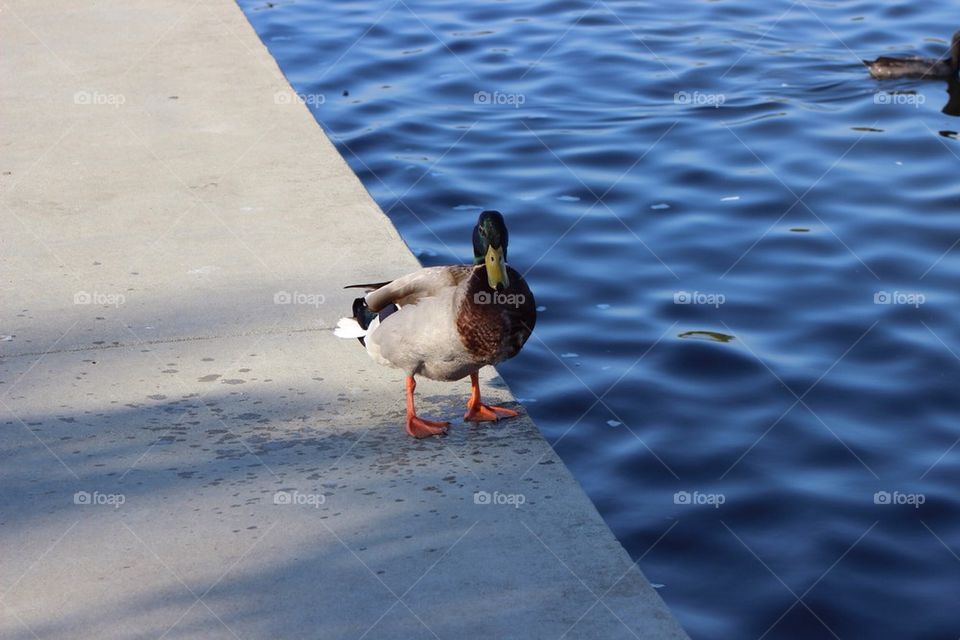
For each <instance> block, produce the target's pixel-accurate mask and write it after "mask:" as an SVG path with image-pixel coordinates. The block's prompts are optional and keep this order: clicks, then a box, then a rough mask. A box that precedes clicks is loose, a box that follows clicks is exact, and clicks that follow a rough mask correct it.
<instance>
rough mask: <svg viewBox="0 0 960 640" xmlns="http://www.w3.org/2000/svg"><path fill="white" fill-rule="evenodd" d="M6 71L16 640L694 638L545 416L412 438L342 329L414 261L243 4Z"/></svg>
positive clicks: (1, 576)
mask: <svg viewBox="0 0 960 640" xmlns="http://www.w3.org/2000/svg"><path fill="white" fill-rule="evenodd" d="M0 49H2V51H0V74H2V77H3V78H4V82H3V83H0V122H2V123H3V128H2V134H0V142H2V148H3V155H2V159H0V174H2V175H0V221H2V224H0V300H2V304H0V487H2V490H0V637H2V638H5V639H11V640H12V639H21V638H23V639H26V638H44V639H47V638H70V639H81V638H98V639H99V638H158V637H164V638H191V639H193V638H208V637H209V638H438V637H439V638H457V639H462V638H550V639H556V638H560V637H562V636H564V634H566V636H565V637H570V638H602V639H604V640H606V639H612V638H631V637H640V638H683V637H685V636H684V634H683V632H682V631H681V630H680V629H679V627H678V626H677V624H676V622H675V621H674V619H673V618H672V617H671V615H670V614H669V612H668V611H667V609H666V608H665V607H664V605H663V603H662V601H661V600H660V598H659V597H658V595H657V594H656V593H655V592H654V591H653V589H651V587H650V586H649V584H648V583H647V581H646V579H645V578H644V577H643V575H642V574H641V573H640V572H639V571H638V570H637V569H636V568H635V567H632V566H631V563H630V560H629V558H628V556H627V554H626V553H625V552H624V550H623V549H622V548H621V546H620V545H619V544H618V543H617V541H616V540H615V539H614V537H613V536H612V535H611V533H610V531H609V530H608V529H607V527H606V526H605V524H604V523H603V521H602V520H601V519H600V517H599V515H598V514H597V512H596V510H595V509H594V507H593V505H592V504H591V503H590V502H589V500H588V499H587V498H586V496H585V495H584V494H583V492H582V490H581V489H580V487H579V486H578V485H577V484H576V482H575V481H574V480H573V479H572V478H571V476H570V474H569V472H568V471H567V470H566V468H565V467H564V466H563V464H562V463H561V462H560V460H559V459H558V458H557V457H556V456H555V455H554V453H553V452H552V450H551V449H550V447H549V446H548V445H547V444H546V443H545V442H544V440H543V439H542V438H541V436H540V434H539V432H538V431H537V429H536V427H535V426H534V425H533V424H532V423H531V422H530V421H529V420H528V419H526V418H522V419H517V420H514V421H511V422H508V423H503V424H500V425H497V426H492V427H467V426H464V425H462V424H460V423H459V421H458V422H457V423H455V425H454V428H453V429H452V432H451V435H450V436H449V437H447V438H445V439H442V440H431V441H424V442H416V441H413V440H411V439H410V438H408V437H407V436H406V435H405V434H404V432H403V428H402V426H401V418H402V416H403V396H402V391H403V385H402V379H401V376H400V375H398V373H397V372H393V371H388V370H384V369H380V368H378V367H376V366H375V365H374V364H373V363H372V362H370V361H369V360H368V358H367V356H366V354H365V353H364V352H363V350H362V349H360V348H359V345H357V344H356V343H354V342H347V341H340V340H337V339H335V338H334V337H333V336H332V335H331V333H330V328H331V327H332V326H333V325H334V324H335V322H336V319H337V318H338V316H339V315H340V314H341V311H343V310H344V309H346V308H348V305H349V301H350V299H351V297H352V296H351V294H350V293H348V292H345V291H343V290H342V289H341V288H340V287H341V286H342V285H343V284H345V283H349V282H356V281H369V280H371V279H374V280H376V279H379V278H381V277H383V276H388V277H389V276H393V275H398V274H401V273H404V272H405V271H408V270H410V269H412V268H415V267H416V266H417V262H416V260H415V259H414V258H413V257H412V256H411V254H410V253H409V251H408V250H407V249H406V247H405V246H404V244H403V242H402V241H401V239H400V238H399V236H398V235H397V232H396V231H395V230H394V228H393V227H392V225H391V224H390V222H389V221H388V220H387V219H386V218H385V217H384V216H383V214H382V213H381V212H380V210H379V209H378V208H377V206H376V204H375V203H374V202H373V201H372V200H371V199H370V197H369V196H368V195H367V193H366V192H365V190H364V189H363V187H362V186H361V184H360V183H359V182H358V181H357V179H356V177H355V176H354V175H353V174H352V173H351V172H350V170H349V168H348V167H347V166H346V164H345V163H344V162H343V160H342V159H341V158H340V156H339V155H338V154H337V152H336V151H335V149H334V148H333V146H332V145H331V144H330V143H329V142H328V141H327V139H326V138H325V136H324V135H323V133H322V131H321V130H320V128H319V127H318V126H317V124H316V122H314V120H313V119H312V118H311V116H310V114H309V112H308V110H307V109H306V107H304V106H303V105H302V104H298V103H297V102H296V101H294V100H289V99H288V98H289V93H288V92H289V91H290V89H289V86H288V85H287V83H286V81H285V80H284V78H283V76H282V75H281V73H280V71H279V70H278V69H277V67H276V65H275V63H274V61H273V59H272V58H271V57H270V56H269V54H268V53H267V51H266V49H265V48H264V47H263V45H262V44H261V43H260V41H259V39H258V38H257V36H256V34H255V33H254V32H253V30H252V29H251V28H250V26H249V24H248V23H247V21H246V20H245V18H244V16H243V15H242V13H241V11H240V10H239V9H238V8H237V6H236V5H235V4H234V3H233V2H231V0H204V1H202V2H196V1H195V0H128V1H125V2H96V1H93V2H83V3H78V2H75V1H72V0H70V1H68V0H44V1H43V2H36V1H34V0H12V1H7V2H6V3H5V4H4V5H3V6H2V7H0ZM466 231H467V230H466V229H465V232H466ZM371 256H375V259H371ZM485 384H486V386H487V387H488V388H489V389H490V391H489V393H490V395H491V396H492V397H494V399H499V400H501V401H504V402H511V401H512V400H511V398H510V396H509V392H508V391H507V390H506V389H505V388H504V387H503V386H502V384H498V383H497V380H496V379H493V380H491V379H489V378H487V379H486V381H485ZM419 390H422V392H423V395H422V398H423V400H422V403H421V404H422V408H423V412H424V414H425V415H429V416H435V417H441V416H442V417H444V418H448V419H456V418H457V416H459V415H461V414H462V412H463V404H464V402H465V400H466V396H467V391H468V386H467V383H466V382H464V383H463V384H460V385H441V384H433V383H430V382H428V381H424V382H423V384H422V385H421V386H420V389H419ZM487 498H489V501H488V500H487ZM478 502H479V504H478ZM485 502H489V503H486V504H485Z"/></svg>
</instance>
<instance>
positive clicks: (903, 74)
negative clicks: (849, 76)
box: [863, 31, 960, 80]
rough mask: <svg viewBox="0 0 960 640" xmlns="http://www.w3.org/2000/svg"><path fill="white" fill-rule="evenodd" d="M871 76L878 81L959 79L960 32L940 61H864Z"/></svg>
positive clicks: (902, 59)
mask: <svg viewBox="0 0 960 640" xmlns="http://www.w3.org/2000/svg"><path fill="white" fill-rule="evenodd" d="M863 64H865V65H867V68H868V69H869V70H870V75H871V76H873V77H874V78H876V79H877V80H894V79H897V78H919V79H921V80H947V79H949V78H956V77H957V70H958V69H960V31H957V32H956V33H955V34H953V40H952V41H951V43H950V50H949V51H947V54H946V55H945V56H944V57H943V58H940V59H934V58H920V57H916V56H912V57H907V58H889V57H887V56H881V57H879V58H877V59H876V60H864V61H863Z"/></svg>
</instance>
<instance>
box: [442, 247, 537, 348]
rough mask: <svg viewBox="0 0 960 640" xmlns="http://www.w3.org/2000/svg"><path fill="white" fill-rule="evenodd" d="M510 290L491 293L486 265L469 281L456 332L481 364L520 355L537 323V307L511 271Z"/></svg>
mask: <svg viewBox="0 0 960 640" xmlns="http://www.w3.org/2000/svg"><path fill="white" fill-rule="evenodd" d="M507 274H508V276H509V278H510V287H509V288H508V289H505V290H502V291H492V290H491V289H490V287H489V285H488V284H487V276H486V271H485V269H484V267H483V265H479V266H477V267H476V268H475V269H474V272H473V274H471V276H470V278H469V279H468V280H467V281H466V283H465V284H466V286H465V287H464V294H463V297H462V299H461V300H460V303H459V307H458V309H457V332H458V333H459V335H460V339H461V341H462V342H463V345H464V347H466V349H467V351H469V352H470V354H471V356H473V357H474V358H476V360H477V361H478V362H483V363H485V364H496V363H498V362H502V361H503V360H506V359H508V358H512V357H513V356H515V355H517V353H518V352H519V351H520V349H521V348H522V347H523V345H524V343H526V341H527V338H529V337H530V333H531V332H532V331H533V327H534V325H535V324H536V322H537V304H536V300H534V297H533V293H532V292H531V291H530V288H529V287H528V286H527V283H526V282H525V281H524V279H523V277H522V276H521V275H520V274H519V273H518V272H517V271H516V270H515V269H512V268H509V267H508V270H507Z"/></svg>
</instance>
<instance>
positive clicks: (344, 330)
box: [333, 318, 367, 338]
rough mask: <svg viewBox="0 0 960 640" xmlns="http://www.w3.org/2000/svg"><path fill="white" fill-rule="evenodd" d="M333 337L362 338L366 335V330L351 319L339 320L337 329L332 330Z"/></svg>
mask: <svg viewBox="0 0 960 640" xmlns="http://www.w3.org/2000/svg"><path fill="white" fill-rule="evenodd" d="M333 335H335V336H337V337H338V338H362V337H364V336H366V335H367V330H366V329H364V328H363V327H361V326H360V323H359V322H357V321H356V320H355V319H353V318H340V320H339V321H338V322H337V328H336V329H334V330H333Z"/></svg>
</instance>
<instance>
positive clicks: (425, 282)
mask: <svg viewBox="0 0 960 640" xmlns="http://www.w3.org/2000/svg"><path fill="white" fill-rule="evenodd" d="M473 269H474V267H472V266H468V265H457V266H450V267H427V268H425V269H420V270H419V271H414V272H413V273H408V274H407V275H405V276H402V277H400V278H397V279H396V280H393V281H391V282H385V283H380V284H378V285H351V286H353V287H364V288H369V289H372V290H371V291H370V292H369V293H368V294H367V295H366V296H365V300H366V303H367V308H369V309H370V310H371V311H374V312H376V311H380V310H381V309H383V308H384V307H386V306H387V305H390V304H396V305H399V306H401V307H402V306H404V305H408V304H416V303H417V300H419V299H421V298H425V297H428V296H436V295H439V294H440V293H441V292H443V290H444V289H448V288H456V287H458V286H460V283H461V282H463V281H464V280H465V279H466V278H468V277H469V276H470V274H471V273H473Z"/></svg>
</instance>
